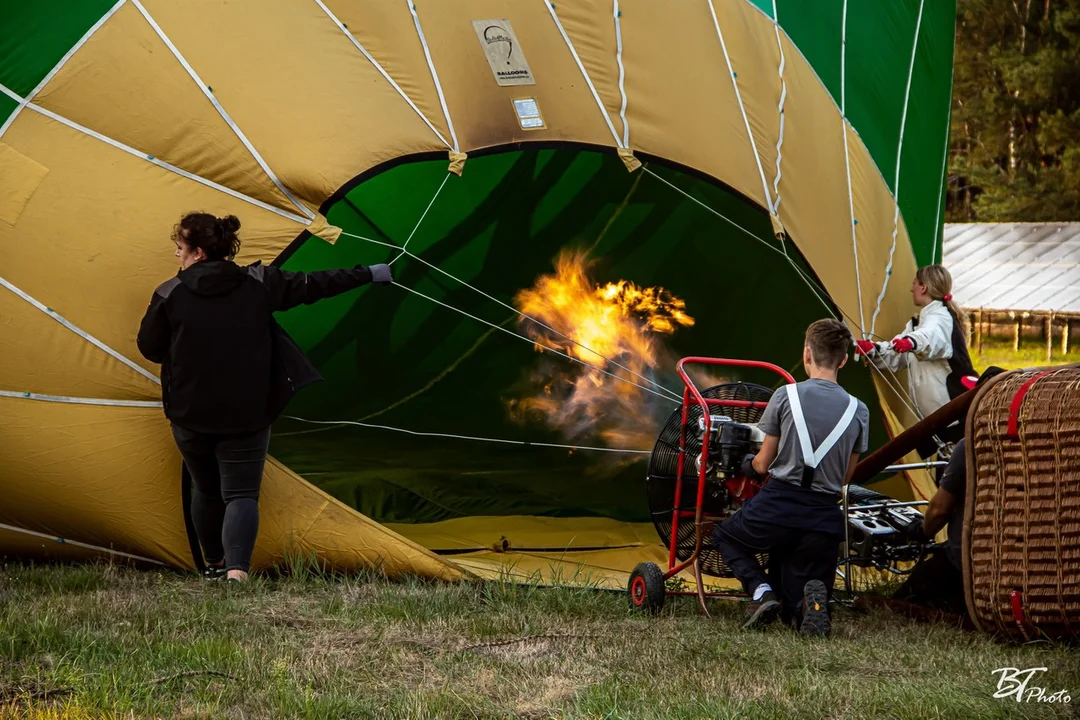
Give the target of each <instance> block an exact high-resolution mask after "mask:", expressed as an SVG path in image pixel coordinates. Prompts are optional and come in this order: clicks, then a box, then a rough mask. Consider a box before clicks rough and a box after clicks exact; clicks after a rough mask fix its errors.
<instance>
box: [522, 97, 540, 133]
mask: <svg viewBox="0 0 1080 720" xmlns="http://www.w3.org/2000/svg"><path fill="white" fill-rule="evenodd" d="M514 112H516V113H517V118H518V124H519V125H521V129H522V130H541V129H543V128H544V127H546V126H545V125H544V118H543V117H541V116H540V106H539V105H537V104H536V98H514Z"/></svg>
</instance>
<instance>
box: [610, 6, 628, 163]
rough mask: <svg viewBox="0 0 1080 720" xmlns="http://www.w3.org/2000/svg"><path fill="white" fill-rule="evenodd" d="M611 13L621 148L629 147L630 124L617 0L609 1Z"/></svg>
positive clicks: (620, 15) (620, 13)
mask: <svg viewBox="0 0 1080 720" xmlns="http://www.w3.org/2000/svg"><path fill="white" fill-rule="evenodd" d="M611 6H612V7H611V11H612V13H613V14H614V15H615V62H616V63H618V65H619V95H621V96H622V104H621V105H620V106H619V118H620V119H622V127H623V139H622V141H623V144H622V146H623V147H630V123H629V121H627V119H626V83H625V79H626V68H624V67H623V61H622V23H621V22H620V20H619V19H620V18H621V17H622V10H620V9H619V0H611Z"/></svg>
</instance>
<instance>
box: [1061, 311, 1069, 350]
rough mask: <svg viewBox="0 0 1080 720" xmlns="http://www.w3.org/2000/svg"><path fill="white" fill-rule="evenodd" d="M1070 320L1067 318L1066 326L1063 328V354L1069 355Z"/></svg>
mask: <svg viewBox="0 0 1080 720" xmlns="http://www.w3.org/2000/svg"><path fill="white" fill-rule="evenodd" d="M1069 325H1070V320H1069V318H1065V326H1064V327H1063V328H1061V354H1062V355H1068V354H1069Z"/></svg>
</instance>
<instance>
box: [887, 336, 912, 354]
mask: <svg viewBox="0 0 1080 720" xmlns="http://www.w3.org/2000/svg"><path fill="white" fill-rule="evenodd" d="M892 349H893V350H895V351H896V352H898V353H906V352H911V351H912V350H914V349H915V341H914V340H912V339H911V338H906V337H902V338H896V339H895V340H893V341H892Z"/></svg>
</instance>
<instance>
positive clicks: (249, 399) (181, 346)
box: [138, 260, 371, 434]
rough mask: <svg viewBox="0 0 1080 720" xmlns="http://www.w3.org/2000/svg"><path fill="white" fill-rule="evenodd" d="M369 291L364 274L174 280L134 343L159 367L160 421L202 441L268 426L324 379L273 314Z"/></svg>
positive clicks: (188, 275) (257, 269)
mask: <svg viewBox="0 0 1080 720" xmlns="http://www.w3.org/2000/svg"><path fill="white" fill-rule="evenodd" d="M370 282H371V271H370V270H369V269H368V268H366V267H363V266H357V267H355V268H352V269H347V270H325V271H320V272H311V273H300V272H297V273H293V272H286V271H284V270H281V269H279V268H276V267H273V266H262V265H260V264H259V263H256V264H254V265H250V266H247V267H241V266H239V265H237V264H235V263H233V262H230V261H225V260H221V261H203V262H199V263H196V264H194V265H192V266H191V267H189V268H187V269H186V270H182V271H180V273H178V274H177V275H176V277H174V278H172V279H170V280H168V281H166V282H164V283H162V284H161V285H160V286H159V287H158V288H157V290H155V291H154V295H153V297H151V299H150V306H149V307H148V308H147V309H146V314H145V315H144V316H143V319H142V324H141V325H140V327H139V336H138V344H139V351H140V352H142V354H143V356H144V357H145V358H146V359H147V360H150V361H151V362H156V363H161V398H162V403H163V404H164V406H165V416H166V417H167V418H169V419H170V420H171V421H172V422H174V423H175V424H177V425H179V426H180V427H183V428H186V429H188V430H192V431H195V432H203V433H215V434H239V433H250V432H255V431H257V430H261V429H263V428H265V427H267V426H268V425H270V424H271V423H272V422H274V420H275V419H277V416H278V415H279V414H280V413H281V411H282V410H284V409H285V406H286V404H288V402H289V399H290V398H292V396H293V395H294V394H295V393H296V391H297V390H299V389H300V388H302V387H304V386H306V385H310V384H311V383H313V382H318V381H319V380H322V377H321V376H320V375H319V373H318V371H317V370H316V369H315V367H314V366H313V365H312V364H311V362H310V361H309V360H308V359H307V358H306V357H305V356H304V354H303V352H302V351H301V350H300V348H299V347H298V346H297V345H296V343H295V342H293V340H292V338H290V337H289V336H288V334H287V333H286V332H285V330H284V329H282V328H281V326H279V325H278V324H277V322H276V321H275V320H274V315H273V313H274V312H276V311H279V310H288V309H289V308H292V307H296V306H297V305H308V304H311V303H313V302H316V301H317V300H322V299H323V298H328V297H333V296H334V295H340V294H341V293H344V292H347V291H349V290H352V289H354V288H357V287H360V286H361V285H365V284H367V283H370Z"/></svg>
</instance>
